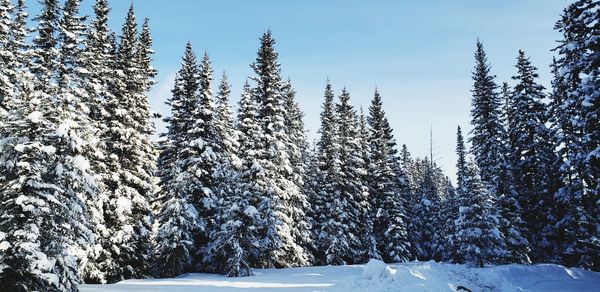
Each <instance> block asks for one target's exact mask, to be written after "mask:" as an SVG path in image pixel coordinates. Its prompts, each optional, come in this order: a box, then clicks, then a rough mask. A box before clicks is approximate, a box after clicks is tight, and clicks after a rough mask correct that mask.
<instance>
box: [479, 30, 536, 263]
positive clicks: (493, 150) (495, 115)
mask: <svg viewBox="0 0 600 292" xmlns="http://www.w3.org/2000/svg"><path fill="white" fill-rule="evenodd" d="M475 62H476V64H475V70H474V72H473V89H472V93H473V99H472V109H471V117H472V119H471V124H472V125H473V130H472V131H471V137H470V141H471V144H472V149H471V152H472V153H473V155H474V156H475V161H476V163H477V165H478V166H479V167H480V169H481V179H482V181H483V182H484V184H485V186H486V187H487V188H488V190H489V191H490V192H491V194H492V195H493V196H494V197H495V199H496V200H497V201H498V204H499V206H500V210H499V213H498V215H499V220H500V224H501V226H500V230H501V231H502V232H503V233H504V235H505V236H506V242H507V248H508V250H509V254H507V255H506V258H504V259H501V260H502V261H504V262H518V263H528V262H529V257H528V252H529V248H528V247H527V246H528V242H527V240H526V239H525V237H526V236H527V229H526V226H525V225H524V224H523V220H522V219H521V208H520V205H519V201H518V200H517V197H518V193H517V190H516V188H515V187H514V181H513V175H512V171H511V166H510V161H509V159H508V155H509V149H508V145H507V144H508V136H507V132H506V131H505V128H504V121H503V118H504V117H503V113H502V110H503V108H502V106H503V99H504V98H505V96H500V95H499V94H498V92H497V89H498V86H497V85H496V84H495V82H494V78H495V76H494V75H491V74H490V65H489V64H488V63H487V57H486V54H485V51H484V49H483V44H482V43H481V42H480V41H477V50H476V51H475ZM504 102H506V100H505V101H504ZM510 114H512V113H510Z"/></svg>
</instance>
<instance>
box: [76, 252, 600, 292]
mask: <svg viewBox="0 0 600 292" xmlns="http://www.w3.org/2000/svg"><path fill="white" fill-rule="evenodd" d="M255 272H256V276H254V277H242V278H228V277H225V276H220V275H214V274H187V275H183V276H181V277H177V278H172V279H147V280H128V281H123V282H120V283H117V284H114V285H83V286H81V290H82V291H84V292H86V291H87V292H92V291H171V292H176V291H236V290H243V291H248V290H250V291H344V292H349V291H369V292H378V291H411V292H412V291H469V290H470V291H473V292H475V291H600V273H597V272H591V271H586V270H582V269H577V268H565V267H563V266H559V265H551V264H541V265H534V266H523V265H514V264H513V265H504V266H495V267H486V268H482V269H477V268H469V267H467V266H465V265H455V264H446V263H436V262H433V261H431V262H412V263H404V264H392V265H386V264H384V263H383V262H381V261H377V260H371V261H370V262H369V263H368V264H366V265H354V266H326V267H305V268H290V269H265V270H256V271H255ZM465 289H468V290H465Z"/></svg>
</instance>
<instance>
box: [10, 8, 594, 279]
mask: <svg viewBox="0 0 600 292" xmlns="http://www.w3.org/2000/svg"><path fill="white" fill-rule="evenodd" d="M31 1H33V0H31ZM89 1H90V2H93V3H92V4H90V5H93V14H91V15H88V16H85V15H83V14H82V13H81V12H80V5H81V3H80V2H81V0H60V1H59V0H40V1H39V2H40V5H41V7H42V9H41V10H40V11H35V12H36V13H37V14H35V15H33V11H31V13H32V14H31V15H30V11H29V9H28V6H27V5H28V3H27V2H28V1H26V0H0V291H78V290H79V285H81V284H83V283H96V284H105V283H116V282H119V281H122V280H127V279H144V278H172V277H176V276H179V275H182V274H186V273H190V272H196V273H215V274H222V275H226V276H229V277H242V276H252V275H254V274H255V270H256V269H269V268H277V269H280V268H289V267H304V266H327V265H333V266H335V265H353V264H364V263H367V262H368V261H369V260H370V259H377V260H381V261H383V262H385V263H403V262H410V261H431V260H433V261H436V262H447V263H458V264H465V265H467V266H470V267H473V268H479V267H484V266H490V265H504V264H521V265H530V264H538V263H550V264H559V265H563V266H565V267H576V268H582V269H586V270H591V271H600V1H596V0H577V1H574V2H572V3H566V2H565V8H564V10H563V12H562V14H561V15H556V23H547V24H546V25H547V26H549V27H552V26H554V29H555V30H556V31H557V32H559V33H560V35H561V39H560V40H559V41H558V42H557V43H556V47H555V48H548V52H547V53H548V54H549V55H553V56H554V60H553V62H552V64H533V63H532V60H530V59H529V57H528V55H527V52H525V51H523V50H515V52H514V56H515V58H514V71H513V75H512V80H509V81H510V84H511V85H509V83H507V82H502V81H500V80H498V79H497V78H496V76H495V75H494V67H493V66H492V65H493V64H494V60H493V59H491V58H488V57H487V55H486V49H485V43H484V41H485V40H483V39H482V40H475V39H474V40H473V53H474V58H473V59H472V61H473V63H472V67H471V68H472V71H471V72H464V73H465V75H464V76H465V78H469V76H470V78H471V84H472V87H471V91H470V92H466V93H465V97H464V98H465V99H469V100H470V101H471V109H470V113H468V112H465V113H464V115H465V116H467V115H469V117H470V123H471V126H472V130H470V131H463V130H461V128H460V127H457V129H456V154H457V157H458V160H457V161H456V168H455V169H456V180H455V181H453V180H451V179H450V178H449V176H448V175H449V174H448V173H445V172H444V171H443V170H442V168H441V167H440V166H439V165H438V164H437V163H436V162H435V161H433V159H432V158H431V157H417V156H414V155H411V153H410V152H409V148H408V147H407V145H403V143H402V141H403V137H402V136H398V135H396V136H394V132H393V128H392V124H391V123H390V122H389V121H388V115H390V114H394V112H393V110H394V109H388V108H386V98H388V96H382V94H380V93H379V92H378V91H377V90H374V92H373V93H372V99H371V103H370V105H368V107H365V109H364V110H363V109H362V108H359V107H357V106H354V105H353V103H352V99H353V97H352V94H351V92H350V91H349V90H347V89H346V88H344V89H341V90H339V91H337V90H336V91H337V92H336V91H334V84H335V80H329V79H324V80H323V82H322V84H316V85H314V86H318V87H319V88H322V97H321V98H320V100H321V101H322V105H321V113H320V128H319V130H318V133H317V135H316V136H317V138H316V140H315V141H312V139H309V138H308V135H307V130H306V128H305V124H304V122H305V121H304V120H303V119H304V112H303V110H302V109H301V108H300V105H299V103H298V98H297V94H296V93H297V92H296V90H295V89H294V85H293V82H292V81H291V80H290V79H288V78H287V77H285V76H283V75H282V73H281V70H282V66H285V64H282V63H280V61H279V52H278V46H277V43H276V40H275V36H276V35H277V31H275V30H274V31H273V32H271V31H270V30H268V28H265V30H264V33H263V34H262V35H257V37H259V38H257V42H256V47H257V50H256V58H255V59H254V60H248V63H249V64H250V70H249V72H250V73H251V74H250V76H249V77H248V78H247V80H246V82H245V83H243V84H231V83H230V81H229V79H228V76H227V75H226V73H223V74H221V73H215V71H214V68H213V65H212V60H211V58H210V57H209V52H204V51H200V50H196V49H195V47H193V44H192V43H191V42H188V43H187V44H185V43H182V44H180V47H181V53H182V56H181V63H180V65H179V66H180V67H179V71H178V72H177V74H176V76H175V83H174V84H175V85H174V87H173V88H172V91H171V95H170V96H165V97H164V102H165V103H166V104H167V105H168V106H169V108H170V111H171V114H170V115H168V116H162V117H159V116H157V114H155V113H154V112H153V111H152V110H151V107H150V103H149V92H150V90H151V88H152V86H153V85H154V84H155V83H156V82H155V81H154V79H155V77H156V76H157V71H156V70H155V69H154V67H153V65H152V63H153V61H154V60H153V59H154V56H153V54H154V50H153V38H152V29H151V28H152V22H151V21H150V20H149V19H144V20H142V21H140V19H138V17H137V16H136V9H134V5H133V4H132V5H131V8H130V9H129V11H128V13H127V15H126V18H125V19H124V20H122V30H121V31H112V30H111V28H110V27H109V25H108V21H109V17H111V14H110V10H111V7H110V4H109V1H108V0H93V1H92V0H89ZM165 3H166V2H165ZM135 4H136V5H137V6H139V5H143V1H137V2H136V3H135ZM194 45H197V46H198V48H201V47H203V44H194ZM550 49H552V50H550ZM199 52H202V53H201V54H198V53H199ZM281 53H282V54H284V53H285V52H283V51H282V52H281ZM543 66H550V67H551V69H552V73H553V79H552V86H551V88H545V87H544V86H543V85H542V84H541V83H540V82H539V76H538V72H537V71H538V67H543ZM325 74H326V72H325ZM336 85H337V84H336ZM340 86H342V85H341V84H340ZM234 87H235V88H237V87H239V88H243V90H242V95H241V97H240V99H239V103H235V102H232V99H233V98H235V100H238V98H237V97H232V96H231V95H232V94H231V90H232V88H234ZM340 88H341V87H340ZM389 98H391V97H389ZM157 118H160V119H162V120H163V121H164V122H165V123H166V125H167V127H166V131H165V132H164V133H161V134H160V137H159V138H156V137H158V136H155V134H156V133H155V132H156V130H155V125H154V122H153V121H154V120H155V119H157ZM449 122H450V123H453V121H449ZM408 146H410V145H408Z"/></svg>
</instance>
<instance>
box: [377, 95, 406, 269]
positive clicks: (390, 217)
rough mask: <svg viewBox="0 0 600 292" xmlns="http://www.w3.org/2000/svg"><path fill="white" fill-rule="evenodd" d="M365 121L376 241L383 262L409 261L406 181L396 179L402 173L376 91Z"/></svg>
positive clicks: (379, 96)
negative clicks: (366, 124) (367, 133)
mask: <svg viewBox="0 0 600 292" xmlns="http://www.w3.org/2000/svg"><path fill="white" fill-rule="evenodd" d="M367 120H368V123H369V126H370V131H371V133H370V136H369V139H368V143H369V144H370V148H369V150H370V155H369V160H370V161H369V162H370V163H369V169H368V173H369V179H368V181H369V184H370V197H371V201H370V204H371V206H372V208H373V210H372V211H371V213H372V214H373V216H374V224H373V231H374V236H375V241H376V242H378V243H379V251H380V253H381V254H382V255H383V258H384V259H385V260H386V261H391V262H400V261H408V260H409V259H410V258H411V255H410V249H411V246H410V243H409V240H408V237H407V226H406V225H407V224H406V222H407V216H406V212H405V210H404V206H405V205H406V202H405V198H404V196H406V195H407V194H406V189H407V188H406V187H405V186H403V185H402V184H406V181H405V180H402V181H401V180H399V179H398V178H399V176H403V173H399V172H398V171H401V170H400V168H399V162H398V157H397V156H396V150H395V149H394V147H395V145H396V142H395V140H394V138H393V135H392V133H391V132H392V130H391V128H390V126H389V123H388V120H387V117H386V116H385V112H384V110H383V102H382V100H381V95H380V94H379V92H378V91H377V90H375V95H374V97H373V100H372V103H371V106H370V107H369V117H368V119H367Z"/></svg>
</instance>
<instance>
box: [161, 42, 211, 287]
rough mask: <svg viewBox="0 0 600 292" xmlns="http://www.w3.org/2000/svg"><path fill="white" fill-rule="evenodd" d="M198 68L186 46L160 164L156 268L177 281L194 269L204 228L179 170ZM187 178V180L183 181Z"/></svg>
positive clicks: (193, 108)
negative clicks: (194, 261) (199, 236)
mask: <svg viewBox="0 0 600 292" xmlns="http://www.w3.org/2000/svg"><path fill="white" fill-rule="evenodd" d="M198 77H199V67H198V64H197V62H196V56H195V54H194V51H193V48H192V45H191V44H190V43H188V44H187V45H186V49H185V53H184V56H183V58H182V67H181V69H180V70H179V72H178V73H177V78H176V79H175V87H174V88H173V91H172V94H173V95H172V97H171V98H170V99H169V100H168V101H167V104H168V105H169V106H170V107H171V117H167V118H165V122H166V123H167V124H168V126H167V129H168V131H167V133H166V135H165V136H166V137H165V144H164V145H165V146H164V147H163V149H162V151H161V154H160V157H159V161H160V167H161V169H160V171H159V176H160V182H159V186H160V192H159V193H158V199H159V200H160V201H161V205H160V210H159V212H158V215H157V221H158V231H157V234H156V238H155V242H156V248H155V249H156V250H155V251H156V267H155V273H156V274H157V275H158V276H159V277H174V276H177V275H180V274H183V273H185V272H188V271H190V270H191V268H192V257H193V256H194V255H195V254H196V253H197V248H198V245H197V244H198V243H197V242H196V237H197V233H198V232H199V231H200V230H199V229H200V228H202V225H201V221H200V220H202V219H203V218H200V217H199V214H198V211H197V210H196V207H195V206H194V205H193V204H192V202H193V201H192V200H193V198H192V193H191V192H190V188H189V187H188V186H187V185H186V184H189V181H188V180H189V179H190V178H189V177H188V176H189V175H186V169H182V168H180V162H181V161H180V160H179V159H182V158H183V157H182V156H181V154H180V151H181V150H184V149H186V148H187V147H186V145H187V144H188V143H189V142H190V140H189V138H190V137H189V133H190V132H191V130H192V129H193V127H194V123H195V120H194V119H193V116H191V115H190V113H192V112H194V111H196V110H197V107H198V104H199V89H200V84H199V80H198ZM184 176H185V177H184Z"/></svg>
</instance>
